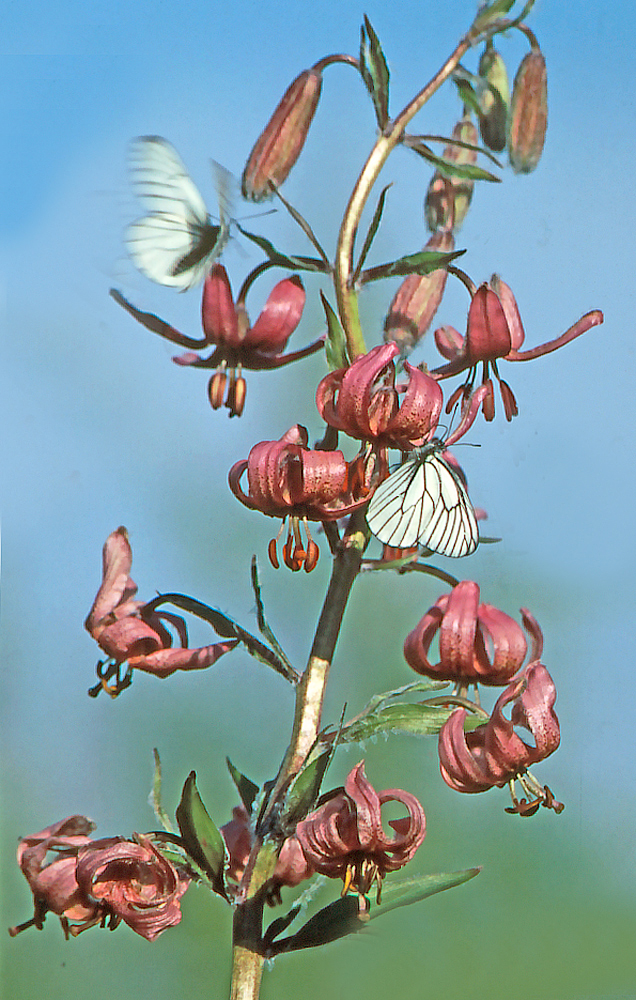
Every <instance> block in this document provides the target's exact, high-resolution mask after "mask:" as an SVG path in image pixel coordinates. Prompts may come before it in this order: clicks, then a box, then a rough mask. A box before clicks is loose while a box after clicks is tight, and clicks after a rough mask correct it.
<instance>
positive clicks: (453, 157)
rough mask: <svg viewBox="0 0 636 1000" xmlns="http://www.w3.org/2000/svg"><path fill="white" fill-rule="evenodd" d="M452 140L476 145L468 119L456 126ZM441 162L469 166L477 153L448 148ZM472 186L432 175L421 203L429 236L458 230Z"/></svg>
mask: <svg viewBox="0 0 636 1000" xmlns="http://www.w3.org/2000/svg"><path fill="white" fill-rule="evenodd" d="M452 138H453V139H459V140H460V141H461V142H468V143H470V144H471V145H472V146H476V145H477V141H478V135H477V129H476V128H475V125H474V123H473V122H472V120H471V119H470V118H469V117H468V116H467V117H465V118H462V119H461V120H460V121H458V122H457V124H456V125H455V128H454V129H453V131H452ZM444 159H445V160H450V161H451V162H452V163H461V164H473V163H476V162H477V150H476V149H466V148H465V147H464V146H456V145H449V146H447V147H446V149H445V150H444ZM474 186H475V182H474V181H470V180H466V179H465V178H463V177H452V178H446V177H443V176H442V175H441V174H440V173H439V172H438V171H435V173H434V174H433V178H432V180H431V183H430V184H429V186H428V191H427V192H426V199H425V201H424V217H425V219H426V225H427V226H428V228H429V229H430V230H431V232H433V233H434V232H436V231H437V230H438V229H453V230H457V229H459V227H460V226H461V224H462V222H463V221H464V219H465V218H466V214H467V212H468V209H469V207H470V200H471V198H472V196H473V187H474Z"/></svg>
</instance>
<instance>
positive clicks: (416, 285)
mask: <svg viewBox="0 0 636 1000" xmlns="http://www.w3.org/2000/svg"><path fill="white" fill-rule="evenodd" d="M454 248H455V240H454V239H453V234H452V233H451V232H450V231H449V230H443V229H440V230H439V231H438V232H437V233H433V235H432V236H431V238H430V239H429V241H428V242H427V244H426V246H425V248H424V249H425V250H441V251H444V252H445V253H448V252H449V251H451V250H453V249H454ZM447 277H448V271H447V270H446V269H445V268H443V267H440V268H438V269H437V270H436V271H431V272H430V273H429V274H409V276H408V277H407V278H405V279H404V281H403V282H402V284H401V285H400V287H399V288H398V290H397V292H396V294H395V297H394V299H393V301H392V303H391V305H390V307H389V311H388V313H387V317H386V319H385V321H384V339H385V341H387V342H388V341H390V340H394V341H395V342H396V344H397V345H398V347H399V348H400V353H401V354H402V355H405V354H408V353H409V352H410V351H412V350H413V348H414V347H415V345H416V344H417V343H418V342H419V341H420V340H421V339H422V337H423V336H424V334H425V333H426V331H427V330H428V328H429V326H430V325H431V322H432V320H433V317H434V315H435V313H436V312H437V310H438V308H439V305H440V303H441V301H442V296H443V295H444V288H445V287H446V279H447Z"/></svg>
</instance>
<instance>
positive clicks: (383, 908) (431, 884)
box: [370, 868, 481, 920]
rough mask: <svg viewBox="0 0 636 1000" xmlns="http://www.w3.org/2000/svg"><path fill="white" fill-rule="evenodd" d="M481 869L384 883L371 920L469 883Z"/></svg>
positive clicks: (468, 869)
mask: <svg viewBox="0 0 636 1000" xmlns="http://www.w3.org/2000/svg"><path fill="white" fill-rule="evenodd" d="M480 871H481V868H467V869H466V870H465V871H461V872H445V873H440V874H438V875H422V876H419V877H415V878H408V879H402V881H400V882H390V883H384V885H383V886H382V902H381V904H380V905H379V906H378V907H377V908H376V909H374V910H372V911H371V915H370V919H371V920H375V919H376V918H377V917H382V916H384V914H385V913H389V912H390V911H391V910H397V909H398V908H399V907H400V906H410V905H411V903H419V901H420V900H421V899H427V898H428V897H429V896H433V895H434V894H435V893H436V892H444V891H445V890H446V889H452V888H453V887H454V886H456V885H461V884H462V883H463V882H468V881H469V880H470V879H471V878H474V877H475V875H479V872H480Z"/></svg>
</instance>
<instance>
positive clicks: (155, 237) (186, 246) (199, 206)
mask: <svg viewBox="0 0 636 1000" xmlns="http://www.w3.org/2000/svg"><path fill="white" fill-rule="evenodd" d="M218 169H219V171H222V168H218ZM130 170H131V174H132V181H133V187H134V189H135V192H136V194H137V196H138V198H139V200H140V201H141V203H142V204H143V206H144V208H146V209H147V211H148V213H149V214H148V215H146V216H144V217H143V218H141V219H137V221H136V222H133V223H132V225H130V226H129V227H128V229H127V231H126V247H127V249H128V253H129V254H130V257H131V258H132V261H133V263H134V264H135V267H137V268H138V269H139V270H140V271H141V273H142V274H145V275H146V277H147V278H150V279H151V280H152V281H156V282H158V283H159V284H161V285H169V286H172V287H174V288H178V289H180V290H181V291H186V290H187V289H189V288H192V287H193V286H194V285H196V284H198V282H199V281H201V280H202V279H203V277H204V276H205V274H206V272H207V270H208V269H209V267H210V265H211V264H212V262H213V261H214V260H216V258H217V257H218V256H219V255H220V253H221V251H222V250H223V248H224V246H225V244H226V243H227V241H228V238H229V222H228V220H227V219H226V218H225V210H224V209H225V205H224V198H223V197H221V196H220V213H221V223H220V225H215V224H214V223H213V222H212V221H211V219H210V217H209V215H208V211H207V209H206V207H205V202H204V201H203V198H202V197H201V194H200V192H199V189H198V188H197V186H196V185H195V183H194V181H193V180H192V178H191V177H190V175H189V174H188V171H187V170H186V167H185V165H184V163H183V161H182V160H181V157H180V156H179V154H178V153H177V151H176V149H175V148H174V146H172V145H171V144H170V143H169V142H168V141H167V140H166V139H162V138H161V136H158V135H147V136H140V137H139V138H138V139H135V140H134V141H133V142H132V144H131V147H130Z"/></svg>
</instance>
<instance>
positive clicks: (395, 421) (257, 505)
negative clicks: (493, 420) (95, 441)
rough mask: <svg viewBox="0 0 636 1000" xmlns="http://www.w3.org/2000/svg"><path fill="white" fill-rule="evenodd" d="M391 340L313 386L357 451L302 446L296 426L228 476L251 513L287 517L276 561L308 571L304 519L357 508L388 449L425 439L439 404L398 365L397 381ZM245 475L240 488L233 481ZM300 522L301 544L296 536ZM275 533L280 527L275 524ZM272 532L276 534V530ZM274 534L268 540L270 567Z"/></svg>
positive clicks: (313, 557) (434, 390)
mask: <svg viewBox="0 0 636 1000" xmlns="http://www.w3.org/2000/svg"><path fill="white" fill-rule="evenodd" d="M399 353H400V350H399V347H398V346H397V344H396V343H394V342H391V343H388V344H381V345H379V346H378V347H374V348H372V350H370V351H369V352H368V353H367V354H363V355H360V356H359V357H358V358H356V360H355V361H354V362H353V363H352V364H351V365H350V366H349V367H348V368H340V369H337V370H335V371H332V372H330V373H329V374H328V375H326V376H325V377H324V378H323V379H322V380H321V382H320V383H319V385H318V388H317V390H316V404H317V406H318V411H319V413H320V415H321V417H322V418H323V419H324V420H325V422H326V423H327V425H328V427H329V428H331V429H332V431H338V432H343V433H345V434H347V435H348V436H349V437H351V438H354V439H356V440H359V441H361V442H362V444H361V448H360V451H359V453H358V455H357V456H356V457H355V458H354V459H353V460H352V461H350V462H347V461H345V458H344V455H343V453H342V452H341V451H339V450H331V451H330V450H323V449H322V448H316V449H310V448H308V447H307V445H308V434H307V431H306V429H305V428H304V427H301V426H300V425H298V424H297V425H295V426H294V427H291V428H290V429H289V430H288V431H287V432H286V433H285V434H284V435H283V437H282V438H280V440H279V441H262V442H260V443H259V444H257V445H255V446H254V447H253V448H252V449H251V451H250V453H249V455H248V457H247V459H243V460H241V461H240V462H236V463H235V465H234V466H233V467H232V469H231V470H230V473H229V484H230V489H231V490H232V492H233V493H234V495H235V496H236V498H237V499H238V500H240V501H241V503H243V504H244V505H245V506H246V507H249V508H250V509H252V510H258V511H260V512H261V513H262V514H266V515H268V516H270V517H282V518H283V522H284V521H285V519H286V518H287V517H289V527H288V535H287V540H286V542H285V544H284V546H283V561H284V563H285V565H286V566H288V567H289V568H290V569H292V570H299V569H301V567H302V568H304V569H305V570H306V571H307V572H309V571H311V570H312V569H313V568H314V567H315V565H316V562H317V560H318V548H317V545H316V543H315V542H314V540H313V539H312V537H311V534H310V532H309V527H308V523H307V522H308V521H323V522H325V521H326V522H329V521H336V520H338V519H339V518H341V517H344V516H346V515H348V514H351V513H353V512H354V511H355V510H357V509H359V508H360V507H363V506H364V505H365V504H366V503H367V501H368V500H369V498H370V496H371V494H372V492H373V490H374V489H375V488H376V486H377V485H378V484H379V483H380V482H381V481H382V480H383V479H385V478H386V476H387V475H388V472H389V459H388V452H389V449H390V448H397V449H399V450H400V451H402V452H409V451H412V450H413V449H415V448H418V447H420V446H421V445H423V444H424V443H425V442H427V441H428V440H430V439H431V438H432V437H433V436H434V434H435V430H436V428H437V423H438V420H439V417H440V414H441V411H442V407H443V393H442V390H441V388H440V386H439V385H438V383H437V381H436V380H435V379H434V378H432V377H431V376H430V375H428V374H426V373H425V372H423V371H421V370H420V369H419V368H416V367H414V366H413V365H410V364H409V363H408V361H407V362H405V363H404V371H405V374H406V379H404V380H403V381H400V382H398V380H397V371H396V365H395V361H396V358H397V356H398V355H399ZM484 391H485V390H483V389H479V390H477V392H476V393H475V399H474V400H473V402H472V403H471V404H470V405H469V406H468V407H467V409H466V412H465V413H464V417H463V419H462V421H461V424H460V426H459V427H458V428H457V430H456V431H455V432H454V434H453V435H452V438H450V439H449V443H452V442H453V441H456V440H457V439H458V438H459V437H461V436H462V435H463V434H465V433H466V431H467V430H468V428H469V427H470V426H471V424H472V422H473V421H474V419H475V416H476V414H477V412H478V408H479V402H480V400H481V398H482V396H483V393H484ZM245 473H247V491H245V490H244V489H243V487H242V486H241V479H242V477H243V475H244V474H245ZM301 522H302V523H303V524H304V526H305V531H306V534H307V541H306V542H305V541H303V539H302V537H301V534H300V528H299V525H300V523H301ZM281 530H282V529H281ZM279 537H280V535H279ZM276 542H277V539H273V540H272V541H271V542H270V545H269V556H270V561H271V562H272V565H274V566H275V567H278V557H277V554H276Z"/></svg>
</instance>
